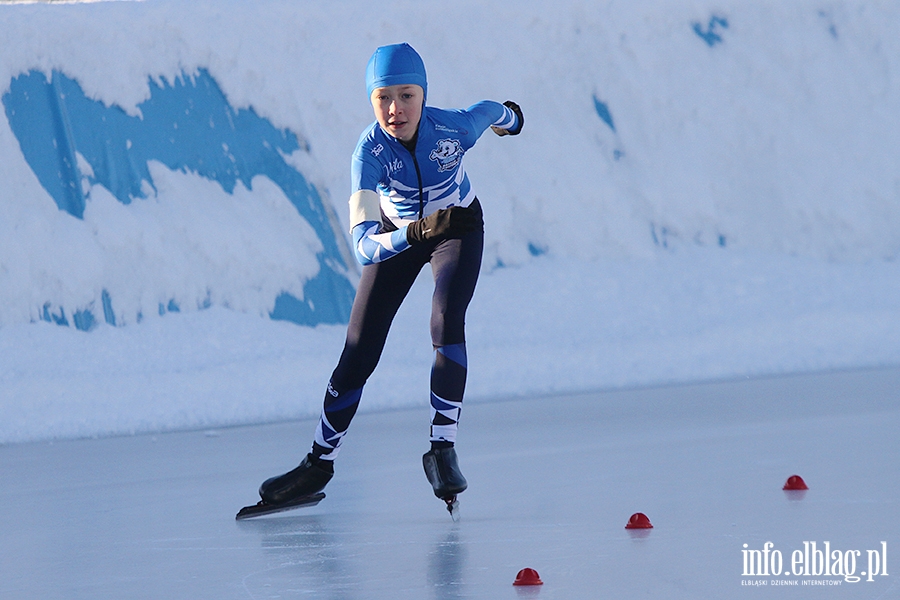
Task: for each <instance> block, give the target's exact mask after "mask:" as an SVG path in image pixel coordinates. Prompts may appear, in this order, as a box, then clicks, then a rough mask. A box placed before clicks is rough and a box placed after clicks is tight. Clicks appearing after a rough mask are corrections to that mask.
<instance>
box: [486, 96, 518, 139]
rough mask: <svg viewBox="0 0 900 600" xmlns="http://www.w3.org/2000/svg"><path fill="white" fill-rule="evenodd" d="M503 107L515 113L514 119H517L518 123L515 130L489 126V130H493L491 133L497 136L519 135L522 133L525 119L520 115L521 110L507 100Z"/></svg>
mask: <svg viewBox="0 0 900 600" xmlns="http://www.w3.org/2000/svg"><path fill="white" fill-rule="evenodd" d="M503 106H505V107H506V108H508V109H509V110H511V111H513V112H514V113H516V118H517V119H518V121H519V123H518V125H517V126H516V128H515V129H502V128H500V127H494V126H491V130H493V132H494V133H496V134H497V135H499V136H504V135H519V132H520V131H522V125H524V124H525V117H524V116H523V115H522V109H521V108H520V107H519V105H518V104H516V103H515V102H513V101H512V100H507V101H506V102H504V103H503Z"/></svg>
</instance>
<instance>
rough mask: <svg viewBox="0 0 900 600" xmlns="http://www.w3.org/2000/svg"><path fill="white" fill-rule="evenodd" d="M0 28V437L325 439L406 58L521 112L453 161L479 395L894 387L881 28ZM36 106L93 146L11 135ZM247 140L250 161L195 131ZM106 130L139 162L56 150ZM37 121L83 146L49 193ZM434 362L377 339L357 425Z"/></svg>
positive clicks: (43, 20)
mask: <svg viewBox="0 0 900 600" xmlns="http://www.w3.org/2000/svg"><path fill="white" fill-rule="evenodd" d="M398 14H401V15H403V17H404V18H403V19H401V20H398V19H396V15H398ZM0 31H2V33H3V38H4V40H6V41H7V43H6V44H4V60H3V61H2V64H0V98H2V100H3V104H4V117H0V179H2V181H3V182H4V185H3V186H2V188H0V383H2V386H0V413H2V414H0V416H2V417H3V419H2V422H3V423H4V425H3V426H2V427H3V429H2V430H0V441H12V440H25V439H37V438H42V437H54V436H57V437H59V436H63V437H65V436H80V435H100V434H104V435H105V434H110V433H122V432H130V431H147V430H157V429H167V428H181V427H206V426H212V425H215V424H226V423H242V422H255V421H260V420H273V419H282V418H290V417H295V416H306V415H308V414H314V412H315V411H316V410H317V406H318V403H319V402H320V396H321V394H320V393H319V392H320V389H321V388H322V385H323V382H324V381H326V380H327V374H328V373H329V372H330V368H331V366H332V362H333V360H334V359H336V357H337V352H339V350H340V344H341V336H342V327H341V326H340V323H341V322H342V321H344V320H345V319H346V310H347V308H348V307H349V302H350V297H351V296H352V286H353V283H354V281H355V277H356V267H355V266H354V264H353V263H352V261H351V260H349V257H348V255H347V248H346V238H345V232H346V230H347V215H346V204H345V202H346V195H347V173H348V164H349V155H350V152H351V151H352V149H353V146H354V145H355V142H356V139H357V136H358V135H359V132H360V131H362V129H363V128H364V127H365V126H366V125H367V124H368V123H369V122H370V121H371V120H372V115H371V109H370V108H369V106H368V104H367V101H366V98H365V92H364V85H363V71H364V66H365V61H366V60H367V59H368V56H369V55H370V53H371V51H372V49H373V48H374V47H376V46H377V45H380V44H385V43H393V42H397V41H404V40H405V41H408V42H410V43H411V44H412V45H413V46H414V47H416V48H417V49H418V50H419V52H420V53H421V54H422V55H423V57H424V59H425V62H426V65H427V67H428V71H429V100H430V103H432V104H434V105H437V106H445V107H454V106H467V105H468V104H470V103H472V102H474V101H476V100H479V99H482V98H493V99H496V100H504V99H507V98H510V99H515V100H516V101H517V102H519V103H520V104H521V105H522V107H523V109H524V111H525V115H526V126H525V130H524V131H523V133H522V135H521V136H519V137H518V138H502V139H499V138H495V137H494V136H491V135H487V136H486V137H485V138H483V139H482V140H481V141H480V142H479V145H478V146H477V147H476V148H475V149H473V150H472V151H471V152H470V156H469V158H468V160H467V170H468V171H469V174H470V177H471V178H472V181H473V185H475V186H476V189H477V190H478V194H479V197H480V198H481V199H482V203H483V205H484V207H485V212H486V219H487V222H488V230H487V250H486V257H485V274H484V277H483V279H482V283H481V287H480V290H479V292H478V295H477V296H476V301H475V304H474V305H473V309H472V314H471V316H470V319H469V328H470V338H472V339H471V344H470V345H471V346H472V348H471V349H470V352H471V354H472V356H473V370H472V371H473V372H472V383H471V386H470V397H472V398H488V397H496V396H504V395H507V396H508V395H518V394H529V393H552V392H556V391H571V390H573V389H590V388H596V387H610V386H620V385H642V384H647V383H655V382H662V381H683V380H689V379H697V378H709V377H734V376H742V375H745V374H755V373H768V372H785V371H790V370H796V369H801V370H806V369H821V368H837V367H853V366H858V365H863V364H865V365H870V364H884V363H896V362H897V361H898V360H900V349H898V348H897V344H896V343H895V342H893V341H892V340H893V339H898V338H897V337H896V336H895V337H893V338H891V337H890V336H891V335H894V334H895V333H896V332H897V331H898V330H900V317H897V316H895V315H898V314H900V312H898V311H897V308H898V307H897V305H896V302H894V301H893V300H892V297H893V298H896V297H897V295H896V290H895V289H894V286H895V284H894V283H893V282H895V281H897V280H898V278H897V275H898V273H897V267H896V263H895V262H894V260H895V259H896V257H897V255H898V251H900V227H898V225H900V176H898V175H897V172H896V162H897V157H898V155H897V147H898V141H900V116H898V115H900V89H898V87H897V84H896V81H897V74H898V73H900V64H898V61H900V58H898V57H900V7H896V6H890V5H887V4H885V3H880V2H865V1H856V2H850V1H845V2H814V1H804V2H792V3H781V2H762V3H752V4H748V3H745V2H737V1H734V0H725V1H719V2H715V3H706V2H663V1H649V0H647V1H643V2H631V3H616V2H607V3H602V4H599V5H598V4H597V3H589V2H577V1H574V0H572V1H563V2H561V3H557V4H555V5H554V10H553V11H547V10H546V8H545V6H544V5H543V4H539V3H537V2H522V3H518V4H517V5H516V7H515V10H510V9H509V7H508V6H505V5H503V4H502V3H496V4H495V3H483V2H475V1H468V0H466V1H462V2H458V3H454V4H452V5H444V4H435V3H412V2H404V1H401V0H393V1H391V2H388V3H386V4H385V3H380V4H378V5H371V3H365V2H361V1H353V2H343V3H337V4H331V5H318V4H310V3H300V4H298V3H291V2H285V1H275V0H262V1H259V2H255V3H253V5H252V7H250V6H249V5H248V4H247V3H244V2H238V1H235V0H218V1H216V2H212V1H198V2H193V3H189V4H185V3H180V2H175V1H173V0H151V1H146V2H97V3H90V4H66V5H54V6H48V5H34V4H27V5H24V4H23V5H3V6H0ZM111 57H112V58H111ZM26 83H27V84H29V85H31V86H32V87H28V86H26V85H25V84H26ZM41 90H43V92H42V91H41ZM210 90H211V92H210ZM179 91H180V92H183V93H184V97H183V98H185V99H184V100H183V101H184V102H186V103H188V104H187V105H186V106H187V108H186V109H185V116H177V115H175V113H174V112H172V110H171V107H172V106H181V105H178V104H177V102H176V101H174V100H165V101H163V100H160V98H162V97H163V96H165V95H166V94H175V92H179ZM207 92H209V93H214V92H215V93H217V94H218V96H215V102H219V103H220V104H215V103H213V101H212V100H209V98H212V97H213V96H214V95H215V94H213V96H210V95H209V94H207ZM40 93H46V94H56V96H55V97H56V98H57V102H56V104H53V103H52V102H51V103H50V104H48V106H62V107H66V106H69V104H68V103H70V102H74V101H75V100H77V101H78V102H79V103H80V104H79V106H81V107H82V108H81V109H79V110H80V111H81V112H82V113H84V114H92V115H96V118H97V119H99V121H90V122H86V121H84V120H79V119H78V118H77V117H76V118H74V119H72V118H70V119H69V121H68V122H71V123H75V125H74V126H73V127H72V130H71V131H66V130H64V131H62V132H60V131H55V130H53V129H52V123H66V122H67V121H66V119H61V118H59V117H58V115H57V116H53V115H47V119H46V121H44V120H41V119H40V117H39V116H36V117H29V118H28V119H24V118H23V117H22V114H21V113H18V114H16V113H15V112H14V111H17V110H18V111H21V110H24V108H23V107H29V106H34V104H33V102H34V98H35V97H37V95H39V94H40ZM204 94H206V95H204ZM201 96H202V98H203V100H202V102H201V100H200V99H199V98H201ZM60 98H61V99H62V100H60ZM167 98H168V97H167ZM178 101H182V100H178ZM204 102H207V103H208V104H204ZM199 104H203V106H206V107H207V108H206V109H204V110H207V113H208V114H207V113H203V114H204V115H207V116H208V115H213V114H215V115H221V117H222V119H223V121H221V122H220V121H216V120H215V119H213V118H212V117H209V118H208V119H206V120H205V121H203V120H195V121H191V120H190V118H191V114H198V113H197V111H195V112H194V113H191V111H192V110H193V109H194V108H195V107H196V106H197V105H199ZM160 106H165V107H167V110H170V112H165V111H163V116H162V117H160V119H161V120H160V121H159V123H163V124H162V125H157V124H155V123H156V121H153V118H155V117H154V114H155V113H154V112H153V111H154V110H155V109H157V108H158V107H160ZM209 106H215V107H217V108H215V111H218V112H214V111H213V109H211V108H209ZM48 110H49V109H48ZM201 112H202V111H201ZM54 119H55V120H54ZM240 119H246V121H242V122H244V123H252V126H251V125H247V126H248V127H251V128H256V129H253V130H254V131H256V132H257V134H258V137H257V138H256V139H258V140H262V141H260V143H259V144H257V145H256V146H254V148H255V149H254V150H253V152H256V154H253V153H252V152H250V151H249V150H244V149H242V147H240V145H239V144H237V142H236V141H234V140H232V139H230V138H229V139H228V140H222V139H219V138H218V137H209V138H207V137H204V136H208V134H209V132H210V131H213V130H215V131H216V132H221V131H223V127H224V126H223V125H220V124H219V123H230V124H229V125H228V126H229V127H230V126H232V125H233V124H234V122H236V121H237V120H240ZM110 120H115V121H116V122H117V123H119V124H120V125H118V126H117V127H119V129H118V130H116V131H124V130H127V131H128V132H129V135H127V136H123V137H121V138H118V137H116V136H114V135H112V134H111V133H109V131H113V130H109V131H107V130H103V129H102V127H100V126H96V127H94V128H93V129H91V128H89V127H88V128H86V130H87V133H82V132H80V130H78V127H85V123H89V124H90V123H96V122H103V123H108V122H109V121H110ZM229 120H230V121H229ZM197 123H200V125H203V126H202V127H201V126H200V125H198V124H197ZM176 125H177V127H176ZM132 126H134V127H143V130H141V131H137V132H135V131H133V130H131V129H128V128H129V127H132ZM189 126H196V127H198V129H196V130H192V129H188V130H189V131H197V132H199V133H196V134H192V135H187V134H184V132H185V128H189ZM42 127H43V128H44V129H45V130H46V131H47V132H49V133H46V139H47V140H54V141H55V143H57V145H58V141H59V140H70V139H71V140H75V141H76V142H77V143H76V147H75V148H74V149H73V150H72V151H71V152H69V154H68V155H69V156H71V157H72V158H71V160H70V161H69V162H68V163H60V162H59V161H57V163H55V164H56V167H54V168H55V170H54V169H49V170H48V166H47V164H46V162H45V161H44V159H46V158H47V156H46V154H47V153H43V154H42V153H41V152H38V153H37V155H35V153H33V152H32V151H31V150H29V148H31V146H30V144H32V143H33V142H34V140H36V139H41V138H40V137H39V135H38V134H40V132H41V131H43V130H42V129H41V128H42ZM103 127H105V125H104V126H103ZM217 127H218V128H217ZM167 128H171V131H170V134H165V131H168V129H167ZM63 129H65V128H63ZM98 130H102V131H104V133H103V135H91V133H90V132H91V131H93V132H96V131H98ZM54 131H55V132H54ZM177 131H180V132H181V133H182V134H183V137H179V134H178V133H176V132H177ZM35 132H37V133H35ZM42 135H43V134H42ZM142 136H143V137H142ZM145 138H152V139H151V140H150V141H147V140H146V139H145ZM170 140H174V141H170ZM204 140H206V141H204ZM209 140H212V141H209ZM129 144H130V145H129ZM142 144H143V145H142ZM167 144H168V145H167ZM204 144H206V145H204ZM170 146H171V147H174V148H177V149H178V150H180V151H184V150H186V149H190V148H194V147H199V148H200V150H199V151H198V152H194V153H193V154H191V153H186V154H190V157H188V158H185V157H183V156H180V157H179V158H178V160H175V159H172V158H171V154H166V153H165V152H162V150H163V149H168V148H170ZM142 148H151V149H152V150H153V152H150V151H147V152H145V153H144V154H140V160H139V161H138V160H135V159H134V157H135V156H138V154H137V153H138V151H139V150H141V149H142ZM55 150H57V151H59V148H55ZM82 150H83V151H82ZM157 150H159V151H157ZM117 153H118V154H117ZM57 155H61V154H60V152H57ZM36 156H37V158H36ZM116 156H118V157H119V159H121V157H123V156H124V157H130V158H129V160H130V161H131V162H128V161H126V162H125V163H121V162H117V161H119V159H117V158H115V157H116ZM258 156H263V157H265V160H262V161H261V162H260V161H257V163H258V164H257V163H255V162H254V160H256V159H252V158H247V157H258ZM42 161H44V162H42ZM217 161H218V162H217ZM242 161H243V162H242ZM212 163H215V164H217V165H224V166H223V167H221V168H219V167H216V168H208V165H209V164H212ZM123 164H124V166H122V165H123ZM60 165H62V166H60ZM273 165H274V166H275V167H277V170H273V168H274V167H273ZM251 166H252V168H251ZM112 167H115V168H112ZM117 169H118V170H117ZM123 169H124V170H126V171H128V170H131V171H129V172H130V173H131V176H130V177H126V178H125V180H127V181H130V182H132V183H134V182H137V184H138V185H136V186H132V187H128V186H125V185H124V184H121V182H122V181H123V179H122V177H121V173H122V172H123ZM114 172H115V173H114ZM48 173H49V175H48ZM66 173H69V174H70V175H71V176H70V177H69V179H66ZM116 173H118V175H116ZM60 174H62V175H61V176H60ZM54 177H56V179H54ZM48 181H49V182H51V183H52V182H54V181H55V182H56V183H57V184H59V185H60V186H62V187H60V189H61V190H63V191H56V192H54V191H53V190H54V187H53V185H52V184H51V183H47V182H48ZM67 181H68V182H69V183H70V185H69V187H68V188H65V189H63V188H64V186H65V185H66V182H67ZM73 182H74V183H73ZM116 182H119V183H116ZM863 274H864V275H863ZM423 286H424V289H423V290H415V291H414V296H415V297H414V298H411V299H410V308H409V311H410V313H409V314H410V315H411V316H410V319H412V320H413V321H416V320H417V319H418V318H419V316H420V314H419V313H422V312H423V311H424V312H427V294H428V290H427V285H425V284H424V282H423ZM416 294H418V296H416ZM419 296H421V299H419V300H417V299H416V298H418V297H419ZM323 300H328V301H323ZM823 302H824V304H823ZM785 303H786V304H785ZM417 307H418V308H417ZM701 307H705V308H703V309H702V310H701ZM225 308H227V309H230V310H220V309H225ZM748 310H749V311H751V312H750V313H748V312H747V311H748ZM173 311H179V312H180V313H181V314H171V313H172V312H173ZM417 311H418V312H417ZM260 315H263V316H265V315H269V316H273V317H275V318H286V319H288V320H293V321H295V322H299V323H306V324H307V325H318V326H317V327H299V328H298V327H296V326H294V325H287V324H281V323H273V322H270V321H269V320H268V319H265V318H262V319H261V318H260ZM413 315H416V316H413ZM40 321H50V322H54V321H56V322H65V323H67V324H69V325H70V326H75V327H80V328H82V329H91V330H92V331H91V333H90V334H88V335H87V336H85V334H83V333H82V332H78V331H74V330H73V329H74V328H73V327H70V328H64V327H58V326H56V325H45V324H42V323H35V322H40ZM112 324H115V327H111V326H110V325H112ZM423 336H427V327H425V325H424V321H420V322H416V323H415V325H408V324H406V323H403V324H401V325H400V326H398V328H396V329H395V331H394V332H393V333H392V338H391V342H389V348H388V352H387V353H386V355H385V360H384V361H383V364H382V365H381V367H380V370H379V372H378V373H376V376H375V379H373V381H372V382H371V385H370V389H374V390H377V392H371V391H370V392H367V400H366V402H367V404H365V406H366V407H368V408H381V407H385V406H397V405H404V404H406V405H408V404H410V403H419V402H424V398H425V397H427V395H426V394H423V393H422V391H421V389H419V388H421V387H422V381H426V383H425V385H427V370H428V362H429V360H430V353H429V352H428V350H427V348H428V341H427V338H423ZM398 340H399V341H398ZM394 347H396V351H394V350H391V348H394ZM485 349H489V350H490V351H489V352H486V351H485ZM154 356H161V357H169V358H168V359H167V360H169V361H170V362H164V363H160V362H158V361H156V360H152V357H154ZM22 357H27V361H26V362H23V360H25V359H23V358H22ZM223 365H225V366H223ZM235 365H241V366H240V368H234V366H235ZM416 367H418V368H419V371H422V379H421V381H408V380H407V379H406V378H404V382H403V383H402V384H400V385H394V382H395V381H396V380H397V379H398V378H399V377H400V375H399V374H403V373H407V372H409V371H410V370H411V369H412V370H413V371H415V368H416ZM479 369H480V371H479ZM479 372H480V373H482V374H481V375H479ZM373 396H374V397H373Z"/></svg>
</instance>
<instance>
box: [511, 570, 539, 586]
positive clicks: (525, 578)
mask: <svg viewBox="0 0 900 600" xmlns="http://www.w3.org/2000/svg"><path fill="white" fill-rule="evenodd" d="M513 585H544V582H543V581H541V576H540V575H538V572H537V571H535V570H534V569H522V570H521V571H519V574H518V575H516V580H515V581H513Z"/></svg>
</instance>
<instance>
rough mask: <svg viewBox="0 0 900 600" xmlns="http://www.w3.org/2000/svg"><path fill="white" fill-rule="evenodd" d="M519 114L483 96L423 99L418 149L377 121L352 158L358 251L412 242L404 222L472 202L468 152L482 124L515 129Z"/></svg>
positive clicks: (367, 253)
mask: <svg viewBox="0 0 900 600" xmlns="http://www.w3.org/2000/svg"><path fill="white" fill-rule="evenodd" d="M515 125H516V115H515V113H513V111H511V110H510V109H509V108H507V107H505V106H503V105H502V104H499V103H497V102H491V101H489V100H485V101H483V102H479V103H477V104H475V105H473V106H470V107H469V108H468V109H467V110H444V109H440V108H433V107H425V108H424V109H423V113H422V119H421V121H420V122H419V129H418V132H417V138H416V145H415V152H414V153H411V152H410V151H409V150H407V149H406V148H405V147H404V146H403V145H402V144H401V143H400V142H399V141H397V140H396V139H395V138H394V137H392V136H390V135H389V134H387V133H385V132H384V130H383V129H381V127H380V126H379V125H378V123H373V124H372V125H371V126H370V127H369V128H368V129H366V130H365V131H364V132H363V134H362V135H361V136H360V138H359V142H358V143H357V145H356V151H355V152H354V153H353V160H352V162H351V163H350V184H351V196H350V227H351V235H352V237H353V248H354V250H355V251H356V256H357V259H358V260H359V261H360V262H361V263H362V264H364V265H367V264H371V263H376V262H381V261H383V260H385V259H388V258H390V257H392V256H394V255H396V254H398V253H399V252H402V251H404V250H406V249H407V248H409V243H408V242H407V241H406V226H407V225H409V223H411V222H413V221H415V220H416V219H421V218H422V217H427V216H428V215H430V214H432V213H434V212H436V211H438V210H440V209H443V208H449V207H451V206H464V207H467V206H469V205H471V204H472V202H473V201H474V200H475V192H474V191H473V190H472V186H471V185H470V183H469V177H468V175H466V170H465V169H464V168H463V160H462V159H463V155H464V154H465V153H466V151H467V150H469V148H471V147H472V146H474V145H475V142H476V141H477V140H478V138H479V137H480V136H481V134H482V133H484V131H485V130H486V129H487V128H488V127H490V126H495V127H499V128H501V129H512V128H514V127H515Z"/></svg>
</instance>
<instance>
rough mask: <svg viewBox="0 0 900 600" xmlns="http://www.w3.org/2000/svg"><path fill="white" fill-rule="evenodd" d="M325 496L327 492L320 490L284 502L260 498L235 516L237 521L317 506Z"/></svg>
mask: <svg viewBox="0 0 900 600" xmlns="http://www.w3.org/2000/svg"><path fill="white" fill-rule="evenodd" d="M323 498H325V493H324V492H318V493H315V494H312V495H310V496H303V497H302V498H297V499H296V500H291V501H290V502H285V503H284V504H267V503H265V502H263V501H262V500H260V501H259V502H258V503H257V504H254V505H253V506H245V507H244V508H242V509H241V510H240V511H238V514H237V515H236V516H235V517H234V518H235V520H236V521H242V520H244V519H252V518H253V517H261V516H263V515H271V514H273V513H279V512H284V511H286V510H294V509H295V508H302V507H304V506H315V505H316V504H318V503H319V502H321V501H322V499H323Z"/></svg>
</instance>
